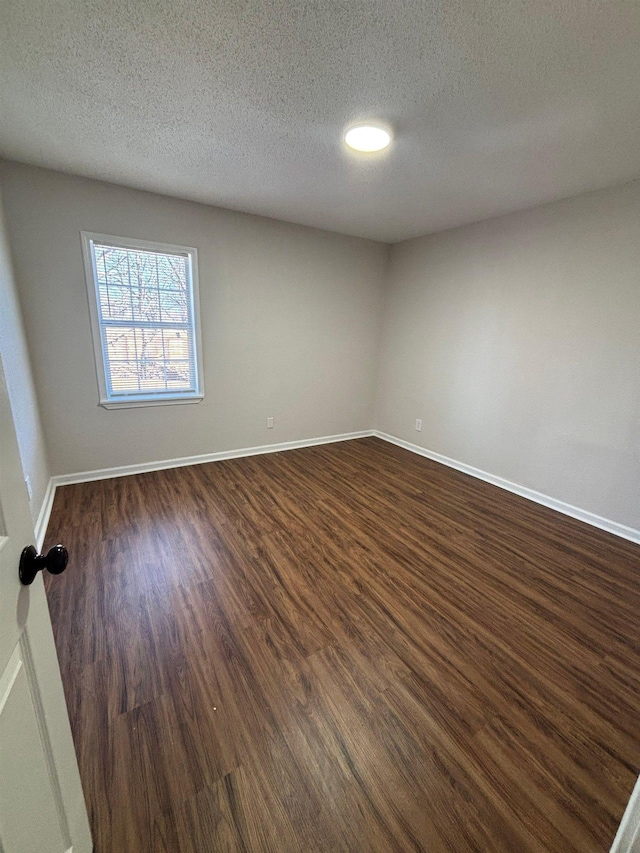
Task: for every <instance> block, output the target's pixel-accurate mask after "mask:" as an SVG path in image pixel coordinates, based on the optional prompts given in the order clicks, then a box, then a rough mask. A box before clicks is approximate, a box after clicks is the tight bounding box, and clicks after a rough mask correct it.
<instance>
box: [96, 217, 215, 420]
mask: <svg viewBox="0 0 640 853" xmlns="http://www.w3.org/2000/svg"><path fill="white" fill-rule="evenodd" d="M82 244H83V252H84V261H85V271H86V275H87V288H88V292H89V310H90V314H91V320H92V331H93V343H94V349H95V357H96V370H97V374H98V387H99V391H100V404H101V405H102V406H105V407H106V408H108V409H109V408H116V407H121V406H144V405H154V406H156V405H160V404H162V403H188V402H199V401H200V400H201V399H202V397H203V388H202V366H201V361H200V335H199V322H198V316H197V314H198V290H197V275H198V272H197V252H196V250H195V249H188V248H184V247H183V246H166V245H163V244H161V243H148V242H143V241H141V240H127V239H123V238H120V237H107V236H105V235H103V234H88V233H86V232H84V231H83V232H82Z"/></svg>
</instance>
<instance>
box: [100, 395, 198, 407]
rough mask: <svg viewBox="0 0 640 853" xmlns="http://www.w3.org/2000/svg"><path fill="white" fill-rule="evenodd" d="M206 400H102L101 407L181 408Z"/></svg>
mask: <svg viewBox="0 0 640 853" xmlns="http://www.w3.org/2000/svg"><path fill="white" fill-rule="evenodd" d="M202 400H204V394H198V395H194V396H193V397H169V398H167V399H164V400H163V399H159V398H157V397H156V398H155V399H147V400H144V399H137V400H136V399H134V400H100V403H99V405H100V406H102V408H103V409H142V408H146V407H147V406H181V405H184V404H186V403H200V402H202Z"/></svg>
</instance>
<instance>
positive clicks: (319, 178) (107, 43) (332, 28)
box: [0, 0, 640, 242]
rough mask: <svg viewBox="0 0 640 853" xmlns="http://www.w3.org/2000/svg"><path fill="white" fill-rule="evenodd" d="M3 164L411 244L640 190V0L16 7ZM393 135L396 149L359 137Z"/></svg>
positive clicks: (166, 0) (5, 75) (0, 3)
mask: <svg viewBox="0 0 640 853" xmlns="http://www.w3.org/2000/svg"><path fill="white" fill-rule="evenodd" d="M0 20H1V21H2V23H1V25H0V32H1V35H0V85H1V94H2V105H1V111H0V152H1V153H2V155H3V156H6V157H9V158H14V159H17V160H23V161H26V162H29V163H36V164H39V165H42V166H49V167H51V168H54V169H61V170H63V171H68V172H74V173H77V174H80V175H87V176H89V177H95V178H100V179H103V180H107V181H113V182H115V183H119V184H125V185H128V186H132V187H139V188H142V189H148V190H154V191H157V192H161V193H167V194H170V195H175V196H180V197H183V198H189V199H194V200H197V201H203V202H208V203H211V204H216V205H220V206H222V207H229V208H234V209H238V210H244V211H249V212H252V213H259V214H263V215H266V216H272V217H276V218H279V219H285V220H289V221H292V222H300V223H304V224H307V225H315V226H318V227H321V228H328V229H330V230H333V231H341V232H345V233H347V234H356V235H361V236H366V237H372V238H374V239H379V240H384V241H389V242H394V241H397V240H401V239H404V238H407V237H412V236H416V235H418V234H424V233H426V232H428V231H436V230H440V229H443V228H447V227H450V226H454V225H459V224H462V223H465V222H470V221H474V220H478V219H482V218H486V217H488V216H492V215H494V214H498V213H503V212H507V211H511V210H514V209H517V208H522V207H527V206H531V205H534V204H537V203H540V202H543V201H549V200H552V199H557V198H562V197H565V196H568V195H573V194H575V193H579V192H582V191H584V190H589V189H595V188H598V187H602V186H606V185H609V184H614V183H619V182H623V181H626V180H630V179H632V178H636V177H638V176H640V2H639V0H415V2H409V0H306V2H303V0H282V2H277V0H244V2H242V0H228V2H224V3H223V2H215V0H135V2H132V0H56V2H52V0H0ZM369 118H377V119H380V120H382V121H384V122H387V123H389V124H391V125H392V126H393V127H394V129H395V134H396V141H395V143H394V145H393V147H392V148H391V149H390V150H388V151H387V152H385V153H383V154H378V155H356V154H354V153H350V152H349V151H348V150H346V149H345V147H344V144H343V142H342V132H343V130H344V128H345V126H346V125H348V124H350V123H352V122H355V121H359V120H363V119H369Z"/></svg>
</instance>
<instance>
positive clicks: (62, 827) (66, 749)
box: [0, 361, 93, 853]
mask: <svg viewBox="0 0 640 853" xmlns="http://www.w3.org/2000/svg"><path fill="white" fill-rule="evenodd" d="M33 542H34V534H33V524H32V522H31V516H30V514H29V506H28V503H27V491H26V486H25V483H24V477H23V473H22V466H21V463H20V457H19V454H18V444H17V441H16V434H15V429H14V424H13V418H12V415H11V408H10V406H9V398H8V395H7V388H6V385H5V378H4V371H3V369H2V362H1V361H0V851H2V853H67V851H73V853H89V851H91V850H92V849H93V845H92V843H91V834H90V831H89V823H88V820H87V812H86V809H85V804H84V798H83V796H82V788H81V786H80V776H79V774H78V764H77V761H76V756H75V752H74V749H73V741H72V739H71V729H70V727H69V718H68V716H67V707H66V704H65V701H64V695H63V692H62V682H61V680H60V669H59V667H58V659H57V657H56V650H55V647H54V644H53V633H52V630H51V621H50V619H49V610H48V607H47V601H46V598H45V592H44V584H43V582H42V573H41V572H39V573H38V575H37V577H36V579H35V580H34V582H33V583H32V584H31V585H30V586H22V585H21V584H20V581H19V579H18V565H19V562H20V554H21V552H22V549H23V548H24V547H25V546H26V545H31V544H33Z"/></svg>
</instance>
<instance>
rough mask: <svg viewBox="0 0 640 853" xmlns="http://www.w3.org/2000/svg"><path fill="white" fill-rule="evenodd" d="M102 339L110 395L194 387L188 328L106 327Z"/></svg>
mask: <svg viewBox="0 0 640 853" xmlns="http://www.w3.org/2000/svg"><path fill="white" fill-rule="evenodd" d="M105 340H106V349H107V360H108V366H109V371H110V376H111V381H110V387H111V389H112V391H113V393H114V394H123V393H125V392H129V393H131V392H134V393H137V392H145V391H146V392H149V393H158V392H161V391H166V390H169V389H177V390H183V391H185V390H186V391H188V390H195V369H194V366H193V363H192V361H191V352H192V335H191V332H190V331H189V330H186V329H180V330H175V329H163V328H162V327H157V328H152V329H147V328H145V329H140V328H136V327H135V326H107V327H106V329H105Z"/></svg>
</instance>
